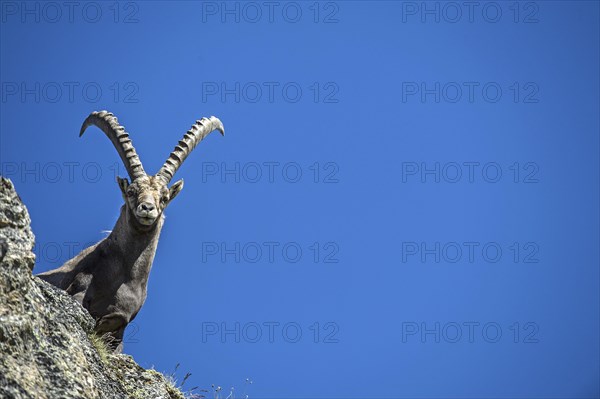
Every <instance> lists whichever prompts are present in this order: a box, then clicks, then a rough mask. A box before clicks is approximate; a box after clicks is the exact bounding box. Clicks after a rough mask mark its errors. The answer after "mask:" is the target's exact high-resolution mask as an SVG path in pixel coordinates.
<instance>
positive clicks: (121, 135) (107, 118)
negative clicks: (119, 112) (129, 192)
mask: <svg viewBox="0 0 600 399" xmlns="http://www.w3.org/2000/svg"><path fill="white" fill-rule="evenodd" d="M90 125H94V126H96V127H99V128H100V129H101V130H102V131H103V132H104V134H106V137H108V138H109V139H110V141H112V143H113V145H114V146H115V148H116V149H117V152H118V153H119V156H120V157H121V160H122V161H123V164H124V165H125V168H126V169H127V173H129V177H130V178H131V181H134V180H135V179H137V178H138V177H141V176H145V175H146V172H145V171H144V168H143V166H142V162H141V161H140V157H138V155H137V153H136V152H135V148H134V147H133V144H132V143H131V139H130V138H129V133H127V132H126V131H125V128H124V127H123V126H121V125H119V121H118V120H117V117H116V116H114V115H113V114H112V113H111V112H108V111H100V112H98V111H96V112H92V113H91V114H90V115H89V116H88V117H87V118H86V120H85V122H83V125H82V126H81V130H80V131H79V137H81V136H82V135H83V132H85V129H87V128H88V126H90Z"/></svg>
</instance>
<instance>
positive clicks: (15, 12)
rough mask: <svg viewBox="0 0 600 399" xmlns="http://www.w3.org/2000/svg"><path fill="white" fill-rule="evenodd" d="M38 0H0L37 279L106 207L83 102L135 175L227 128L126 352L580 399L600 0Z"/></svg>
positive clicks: (595, 320) (321, 383)
mask: <svg viewBox="0 0 600 399" xmlns="http://www.w3.org/2000/svg"><path fill="white" fill-rule="evenodd" d="M49 4H50V5H48V4H47V3H41V2H27V3H21V2H11V1H2V2H0V5H1V9H0V11H1V18H2V19H1V25H0V29H1V30H0V33H1V38H0V44H1V50H0V55H1V61H0V75H1V79H0V80H1V82H2V87H1V90H2V91H1V93H0V96H1V99H0V106H1V109H0V140H1V142H0V157H1V165H2V171H1V172H2V174H3V175H4V176H6V177H9V178H11V179H12V180H13V181H14V182H15V185H16V187H17V189H18V191H19V193H20V195H21V197H22V198H23V200H24V202H25V203H26V205H27V206H28V208H29V211H30V213H31V216H32V220H33V222H32V226H33V229H34V232H35V234H36V238H37V246H36V253H37V255H38V263H37V265H36V270H35V271H36V272H41V271H45V270H49V269H52V268H55V267H58V266H60V265H61V264H62V262H64V261H66V260H67V259H69V257H70V255H73V254H74V252H77V251H78V250H81V249H82V248H83V247H84V246H86V245H88V244H89V243H93V242H95V241H97V240H99V239H100V238H102V237H103V236H104V234H105V233H103V231H104V230H110V229H111V228H112V226H113V224H114V222H115V220H116V218H117V216H118V210H119V207H120V206H121V203H122V199H121V196H120V192H119V189H118V187H117V184H116V182H115V174H116V173H120V175H121V176H125V170H124V168H123V167H122V166H121V165H120V162H119V158H118V156H117V153H116V151H115V150H114V148H113V147H112V145H111V144H110V142H109V141H108V140H106V137H104V136H103V135H102V133H101V132H100V131H98V130H90V131H89V132H88V133H87V134H86V135H85V136H84V137H83V138H81V139H79V138H78V137H77V135H78V131H79V127H80V126H81V123H82V122H83V120H84V119H85V117H86V116H87V115H88V114H89V113H90V112H91V111H94V110H101V109H108V110H110V111H112V112H114V113H115V114H116V115H117V116H118V117H119V120H120V121H121V122H122V123H123V124H124V125H125V126H126V128H127V130H128V131H129V133H131V136H132V139H133V142H134V144H135V146H136V149H137V150H138V153H139V154H140V157H141V159H142V161H143V162H144V167H145V169H146V170H147V171H153V172H155V171H157V170H158V168H159V167H160V166H161V165H162V163H163V162H164V160H165V159H166V157H167V155H168V154H169V152H170V151H171V149H172V147H173V146H174V145H175V144H176V143H177V140H179V139H180V137H181V136H182V135H183V133H184V132H185V131H186V130H187V129H188V128H189V127H190V126H191V124H192V123H193V122H194V121H195V120H196V119H199V118H201V117H203V116H210V115H216V116H218V117H219V118H220V119H221V120H222V121H223V123H224V125H225V129H226V135H225V137H224V138H222V137H218V135H214V136H210V137H208V138H207V139H206V140H205V141H204V142H202V143H201V144H200V145H199V146H198V148H196V150H195V151H194V153H193V154H192V155H191V156H190V157H189V158H188V159H187V160H186V162H185V164H184V165H183V167H182V168H181V169H180V170H179V172H178V174H177V176H176V178H183V179H185V188H184V189H183V191H182V193H181V194H180V196H178V198H177V199H176V200H174V202H173V203H172V204H171V205H170V206H169V208H168V209H167V211H166V215H167V220H166V223H165V227H164V229H163V233H162V236H161V241H160V244H159V248H158V252H157V255H156V259H155V262H154V267H153V270H152V274H151V276H150V282H149V295H148V299H147V301H146V304H145V305H144V307H143V308H142V311H141V312H140V313H139V315H138V317H137V318H136V320H135V321H134V323H133V324H132V325H131V326H130V327H129V329H128V332H127V334H126V335H127V337H126V343H125V352H126V353H129V354H131V355H133V356H134V358H135V359H136V360H137V361H138V362H139V363H140V364H142V365H143V366H145V367H150V366H154V367H156V368H157V369H158V370H161V371H165V372H170V371H172V370H173V368H174V367H175V365H176V364H178V363H180V364H181V365H180V368H179V370H178V374H179V376H180V377H182V376H183V375H184V374H185V372H188V371H189V372H191V373H192V376H191V377H190V379H189V380H188V382H186V385H185V387H187V388H190V387H192V386H196V385H198V386H200V387H201V388H208V389H210V386H211V384H215V385H216V386H222V387H223V389H224V390H225V391H228V390H229V387H231V386H234V387H235V388H236V391H235V392H236V395H239V396H242V395H243V393H247V394H249V395H250V397H254V398H276V397H277V398H342V397H357V398H358V397H361V398H365V397H369V398H404V397H406V398H408V397H422V398H450V397H472V398H475V397H477V398H482V397H489V398H492V397H494V398H499V397H502V398H524V397H527V398H532V397H538V398H541V397H543V398H547V397H554V398H563V397H564V398H566V397H569V398H572V397H578V398H592V397H597V396H598V395H600V387H599V380H598V375H599V374H600V370H599V368H600V366H599V361H598V359H599V354H600V353H599V351H600V348H599V339H598V337H599V304H600V302H599V277H600V276H599V271H598V265H599V258H598V242H599V238H600V237H599V235H598V227H599V224H598V223H599V214H598V203H599V190H598V185H599V181H600V180H599V176H598V171H599V163H598V154H599V152H598V150H599V141H598V132H599V120H598V110H599V105H600V104H599V80H598V71H599V67H600V65H599V43H598V37H599V18H598V16H599V7H598V3H597V2H592V1H583V2H560V1H539V2H520V3H518V4H517V3H513V2H483V3H481V4H479V5H477V6H473V7H474V8H472V9H469V6H466V5H464V4H463V3H444V2H429V3H427V4H426V5H425V4H424V3H421V2H392V1H374V2H364V1H340V2H317V3H315V2H276V3H273V4H272V5H269V4H265V3H263V2H249V3H241V2H191V1H189V2H188V1H185V2H169V3H166V2H160V1H147V2H120V3H112V2H111V3H108V2H107V3H104V2H81V3H78V5H75V6H73V8H69V7H71V6H68V5H65V4H64V3H49ZM515 4H516V5H515ZM246 378H250V379H251V380H252V381H253V384H251V385H250V384H247V383H245V381H246ZM244 391H245V392H244ZM225 396H226V395H225Z"/></svg>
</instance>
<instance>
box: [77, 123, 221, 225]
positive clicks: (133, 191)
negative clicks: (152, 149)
mask: <svg viewBox="0 0 600 399" xmlns="http://www.w3.org/2000/svg"><path fill="white" fill-rule="evenodd" d="M91 125H94V126H97V127H99V128H100V129H101V130H102V131H103V132H104V134H106V136H107V137H108V138H109V139H110V141H111V142H112V143H113V145H114V146H115V148H116V149H117V152H118V153H119V156H120V157H121V160H122V161H123V164H124V165H125V168H126V169H127V173H128V174H129V178H130V179H131V183H130V182H129V181H128V180H127V179H126V178H121V177H117V182H118V183H119V188H120V189H121V192H122V193H123V199H124V200H125V205H126V207H127V210H128V212H129V213H130V215H131V216H133V219H134V221H135V223H136V224H138V225H139V227H140V228H144V227H148V226H152V225H154V224H155V223H156V221H157V220H158V219H159V218H160V216H161V215H162V212H163V211H164V210H165V208H166V207H167V205H168V204H169V203H170V202H171V201H172V200H173V198H175V197H176V196H177V194H179V192H180V191H181V189H182V188H183V180H179V181H177V182H176V183H175V184H173V185H172V186H171V187H170V188H169V187H168V184H169V182H170V181H171V179H172V178H173V176H174V175H175V173H176V172H177V170H178V169H179V167H180V166H181V164H182V163H183V161H184V160H185V159H186V158H187V156H188V155H189V154H190V153H191V152H192V150H193V149H194V148H195V147H196V145H198V143H199V142H200V141H202V139H204V137H206V136H208V134H209V133H211V132H212V131H214V130H218V131H219V132H221V134H225V130H224V128H223V124H222V123H221V121H220V120H219V119H218V118H215V117H214V116H211V117H210V118H202V119H201V120H199V121H196V123H195V124H194V125H192V127H191V128H190V130H188V131H187V132H186V133H185V134H184V135H183V138H182V139H181V140H180V141H179V144H177V146H175V149H174V150H173V151H172V152H171V154H170V155H169V157H168V158H167V160H166V162H165V163H164V165H163V166H162V167H161V168H160V170H159V171H158V173H157V174H156V175H154V176H151V175H148V174H146V172H145V171H144V168H143V166H142V162H141V161H140V158H139V157H138V155H137V153H136V151H135V148H134V147H133V144H132V142H131V139H130V138H129V134H128V133H127V132H126V131H125V128H124V127H123V126H121V125H119V121H118V120H117V117H116V116H114V115H113V114H112V113H110V112H107V111H100V112H92V113H91V114H90V115H89V116H88V117H87V119H86V120H85V122H83V125H82V126H81V131H80V133H79V136H80V137H81V135H83V132H85V130H86V129H87V128H88V126H91Z"/></svg>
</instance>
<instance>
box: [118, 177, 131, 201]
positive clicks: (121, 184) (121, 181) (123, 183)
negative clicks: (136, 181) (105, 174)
mask: <svg viewBox="0 0 600 399" xmlns="http://www.w3.org/2000/svg"><path fill="white" fill-rule="evenodd" d="M117 183H119V188H120V189H121V192H122V193H123V198H127V187H129V181H128V180H127V179H126V178H123V177H119V176H117Z"/></svg>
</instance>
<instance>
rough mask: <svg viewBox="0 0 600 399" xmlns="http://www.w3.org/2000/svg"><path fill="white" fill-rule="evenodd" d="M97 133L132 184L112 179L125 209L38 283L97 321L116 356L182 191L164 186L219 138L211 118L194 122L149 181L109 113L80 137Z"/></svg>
mask: <svg viewBox="0 0 600 399" xmlns="http://www.w3.org/2000/svg"><path fill="white" fill-rule="evenodd" d="M91 125H94V126H97V127H98V128H100V129H101V130H102V131H103V132H104V133H105V134H106V136H107V137H108V138H109V139H110V141H111V142H112V143H113V145H114V146H115V148H116V149H117V152H118V153H119V156H120V157H121V160H122V161H123V163H124V165H125V168H126V169H127V172H128V174H129V177H130V179H131V183H129V182H128V181H127V179H126V178H121V177H117V182H118V184H119V188H120V189H121V192H122V193H123V199H124V200H125V204H124V205H123V206H122V207H121V214H120V216H119V219H118V220H117V223H116V224H115V226H114V228H113V230H112V232H111V233H110V234H109V235H108V237H106V238H104V239H103V240H101V241H100V242H98V243H97V244H95V245H92V246H91V247H88V248H86V249H84V250H83V251H81V253H79V254H78V255H77V256H75V257H74V258H73V259H71V260H69V261H67V262H66V263H65V264H64V265H62V266H61V267H59V268H58V269H55V270H51V271H48V272H45V273H41V274H38V277H40V278H41V279H43V280H45V281H47V282H49V283H51V284H53V285H55V286H57V287H59V288H61V289H63V290H65V291H66V292H67V293H68V294H70V295H71V296H73V297H74V298H75V299H76V300H77V301H78V302H79V303H80V304H81V305H82V306H83V307H84V308H86V309H87V310H88V311H89V312H90V314H91V315H92V317H94V319H95V320H96V326H95V330H96V332H98V333H100V334H102V335H104V334H109V336H110V340H109V341H110V344H111V347H112V349H113V350H114V351H116V352H120V351H121V350H122V347H123V344H122V341H123V333H124V331H125V327H126V326H127V324H128V323H129V322H131V321H132V320H133V319H134V318H135V316H136V315H137V313H138V312H139V310H140V308H141V307H142V305H143V304H144V301H145V300H146V293H147V284H148V276H149V274H150V268H151V267H152V261H153V260H154V254H155V252H156V246H157V245H158V237H159V235H160V230H161V228H162V226H163V220H164V216H163V211H164V210H165V208H166V207H167V205H168V204H169V203H170V202H171V201H172V200H173V198H175V197H176V196H177V194H179V192H180V191H181V189H182V188H183V180H179V181H178V182H176V183H175V184H173V185H172V186H171V187H170V188H168V187H167V185H168V184H169V182H170V181H171V179H172V178H173V175H174V174H175V172H177V170H178V169H179V167H180V166H181V164H182V163H183V161H184V160H185V159H186V158H187V156H188V155H189V154H190V152H192V150H193V149H194V148H195V147H196V145H197V144H198V143H199V142H200V141H202V139H204V137H206V136H207V135H208V134H209V133H211V132H212V131H214V130H218V131H219V132H221V134H224V133H225V131H224V128H223V124H222V123H221V121H220V120H219V119H217V118H215V117H214V116H212V117H210V118H202V120H199V121H196V123H195V124H194V125H193V126H192V127H191V129H190V130H188V131H187V133H186V134H185V135H184V136H183V138H182V139H181V140H180V141H179V144H178V145H177V146H176V147H175V149H174V150H173V151H172V152H171V154H170V155H169V157H168V158H167V160H166V162H165V163H164V165H163V166H162V167H161V169H160V170H159V171H158V173H157V174H156V175H154V176H150V175H148V174H146V172H145V171H144V168H143V167H142V163H141V161H140V158H139V157H138V155H137V153H136V151H135V148H134V147H133V144H132V142H131V139H130V138H129V134H128V133H127V132H126V131H125V128H124V127H123V126H121V125H119V122H118V121H117V118H116V117H115V116H114V115H113V114H112V113H110V112H107V111H100V112H92V113H91V114H90V115H89V116H88V117H87V119H86V120H85V122H84V123H83V126H82V127H81V131H80V133H79V136H80V137H81V135H83V133H84V132H85V130H86V129H87V128H88V127H89V126H91Z"/></svg>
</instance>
